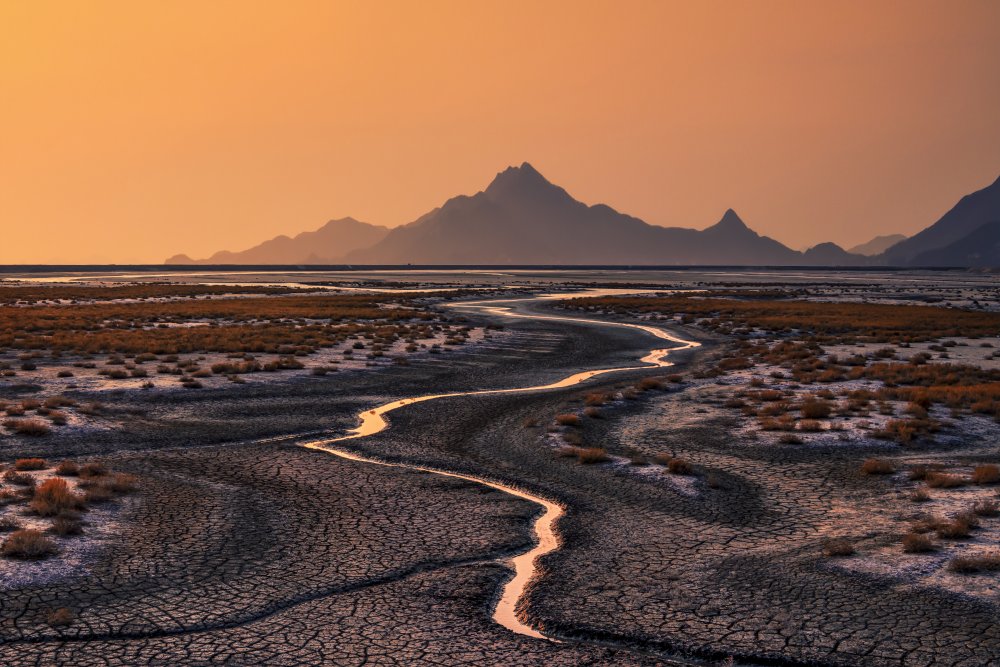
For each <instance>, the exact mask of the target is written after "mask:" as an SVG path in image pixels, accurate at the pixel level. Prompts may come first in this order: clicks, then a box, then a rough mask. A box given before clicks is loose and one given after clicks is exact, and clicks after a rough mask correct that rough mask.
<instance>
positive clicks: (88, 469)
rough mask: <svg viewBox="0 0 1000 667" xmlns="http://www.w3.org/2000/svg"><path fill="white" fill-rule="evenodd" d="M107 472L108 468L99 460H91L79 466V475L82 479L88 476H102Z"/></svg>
mask: <svg viewBox="0 0 1000 667" xmlns="http://www.w3.org/2000/svg"><path fill="white" fill-rule="evenodd" d="M107 474H108V468H107V466H105V465H104V464H103V463H101V462H99V461H91V462H90V463H84V464H83V465H82V466H80V471H79V475H80V477H82V478H84V479H88V478H90V477H103V476H104V475H107Z"/></svg>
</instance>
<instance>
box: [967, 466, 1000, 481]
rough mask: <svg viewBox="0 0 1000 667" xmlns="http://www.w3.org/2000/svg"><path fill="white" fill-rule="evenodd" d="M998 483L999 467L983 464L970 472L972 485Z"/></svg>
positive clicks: (999, 476)
mask: <svg viewBox="0 0 1000 667" xmlns="http://www.w3.org/2000/svg"><path fill="white" fill-rule="evenodd" d="M997 482H1000V466H997V465H996V464H993V463H985V464H983V465H978V466H976V469H975V470H973V471H972V483H973V484H996V483H997Z"/></svg>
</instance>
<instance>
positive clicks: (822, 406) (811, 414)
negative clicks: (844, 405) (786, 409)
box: [801, 399, 833, 419]
mask: <svg viewBox="0 0 1000 667" xmlns="http://www.w3.org/2000/svg"><path fill="white" fill-rule="evenodd" d="M801 412H802V416H803V417H805V418H807V419H826V418H827V417H829V416H830V413H831V412H833V407H832V406H831V405H830V404H829V403H827V402H826V401H819V400H815V399H807V400H805V401H804V402H803V403H802V407H801Z"/></svg>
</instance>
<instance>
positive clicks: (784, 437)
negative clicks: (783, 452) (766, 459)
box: [778, 433, 804, 445]
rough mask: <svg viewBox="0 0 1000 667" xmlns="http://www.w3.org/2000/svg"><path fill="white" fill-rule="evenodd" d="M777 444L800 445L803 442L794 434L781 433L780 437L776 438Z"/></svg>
mask: <svg viewBox="0 0 1000 667" xmlns="http://www.w3.org/2000/svg"><path fill="white" fill-rule="evenodd" d="M778 442H780V443H781V444H783V445H801V444H802V443H803V442H804V440H802V438H800V437H799V436H797V435H795V434H794V433H782V434H781V437H779V438H778Z"/></svg>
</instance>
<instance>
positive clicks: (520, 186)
mask: <svg viewBox="0 0 1000 667" xmlns="http://www.w3.org/2000/svg"><path fill="white" fill-rule="evenodd" d="M555 187H556V186H554V185H552V183H550V182H549V181H548V179H546V178H545V177H544V176H542V175H541V174H540V173H539V172H538V170H537V169H535V168H534V167H532V166H531V164H530V163H528V162H522V163H521V166H519V167H513V166H511V167H507V168H506V169H504V170H503V171H501V172H500V173H498V174H497V175H496V177H495V178H494V179H493V182H492V183H490V184H489V187H487V188H486V194H488V195H509V194H515V193H520V192H531V191H539V190H544V189H548V188H555Z"/></svg>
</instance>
